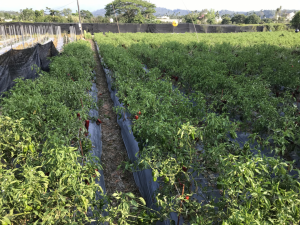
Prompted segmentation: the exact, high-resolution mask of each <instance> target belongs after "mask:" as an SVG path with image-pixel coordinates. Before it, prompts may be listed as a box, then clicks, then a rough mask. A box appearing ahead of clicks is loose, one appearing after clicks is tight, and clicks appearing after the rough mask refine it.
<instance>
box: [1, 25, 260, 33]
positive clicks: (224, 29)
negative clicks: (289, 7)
mask: <svg viewBox="0 0 300 225" xmlns="http://www.w3.org/2000/svg"><path fill="white" fill-rule="evenodd" d="M22 24H24V25H31V26H60V27H61V32H63V33H64V32H66V33H70V27H71V26H73V27H74V28H75V31H76V34H77V35H79V34H80V29H79V25H78V23H6V25H8V26H10V25H15V26H20V25H22ZM0 26H1V24H0ZM195 27H196V31H197V32H198V33H231V32H233V33H235V32H253V31H258V32H262V31H263V29H264V26H236V25H195ZM82 28H83V30H86V31H87V32H90V33H91V34H94V33H100V32H113V33H118V32H119V31H118V26H117V24H116V23H83V24H82ZM119 28H120V32H121V33H127V32H130V33H136V32H142V33H146V32H147V33H173V32H174V33H185V32H188V33H194V32H195V28H194V25H193V24H191V23H180V24H178V26H177V27H173V26H172V24H132V23H127V24H126V23H123V24H119Z"/></svg>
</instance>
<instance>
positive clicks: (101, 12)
mask: <svg viewBox="0 0 300 225" xmlns="http://www.w3.org/2000/svg"><path fill="white" fill-rule="evenodd" d="M155 11H156V12H155V13H154V16H165V15H169V16H170V15H176V14H177V13H178V14H177V15H178V16H185V15H187V14H188V13H189V11H188V10H184V9H174V10H171V9H167V8H161V7H157V8H155ZM194 11H195V10H194ZM198 11H199V12H200V11H201V10H198ZM285 11H286V13H291V12H294V11H296V12H297V11H298V10H294V9H293V10H290V9H282V10H281V13H284V12H285ZM251 12H253V11H248V12H243V11H230V10H220V11H219V14H220V16H222V15H225V14H229V15H233V14H234V13H236V14H244V15H247V13H251ZM254 12H255V14H257V15H259V16H260V15H261V14H260V11H254ZM92 13H93V15H94V16H104V15H105V9H98V10H96V11H94V12H92ZM263 13H264V15H265V16H266V17H267V18H271V17H273V16H274V15H275V10H263Z"/></svg>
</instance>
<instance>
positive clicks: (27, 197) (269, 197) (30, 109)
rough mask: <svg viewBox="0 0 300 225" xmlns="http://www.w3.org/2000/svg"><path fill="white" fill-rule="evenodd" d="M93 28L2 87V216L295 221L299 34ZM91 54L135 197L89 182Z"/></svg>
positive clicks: (8, 219)
mask: <svg viewBox="0 0 300 225" xmlns="http://www.w3.org/2000/svg"><path fill="white" fill-rule="evenodd" d="M72 35H73V36H74V35H75V34H72ZM86 37H89V38H91V36H90V35H88V36H87V35H86ZM70 38H71V39H72V36H70ZM73 39H74V37H73ZM93 39H94V41H95V43H96V45H95V46H96V47H97V49H96V50H95V52H93V50H92V49H93V46H92V48H91V44H90V43H92V41H91V40H90V42H88V41H84V40H79V41H74V42H73V43H68V44H66V45H65V46H64V48H63V51H62V53H61V54H60V55H59V56H55V57H53V58H52V59H51V64H50V70H49V72H44V71H40V72H39V74H40V76H39V77H38V78H37V79H35V80H22V79H20V78H19V79H16V80H15V81H16V85H15V86H14V87H13V88H12V89H10V90H9V91H7V92H6V93H5V94H6V96H5V97H3V98H1V99H0V111H1V113H0V157H1V161H0V186H1V189H0V221H1V222H2V224H5V225H6V224H124V225H125V224H130V225H131V224H139V225H143V224H191V225H198V224H201V225H204V224H222V225H229V224H230V225H240V224H245V225H246V224H286V225H289V224H294V225H296V224H299V222H300V179H299V174H300V170H299V169H300V157H299V155H300V148H299V146H300V134H299V125H300V118H299V117H300V106H299V102H300V89H299V87H300V76H299V75H300V74H299V73H300V44H299V43H300V42H299V41H300V36H299V34H296V33H292V32H268V33H256V32H254V33H231V34H229V33H228V34H192V33H185V34H149V33H135V34H132V33H126V34H113V33H106V34H105V35H104V34H103V33H98V34H95V35H94V37H93ZM94 54H96V56H97V58H95V57H94V56H95V55H94ZM98 55H99V57H100V58H98ZM99 59H100V62H101V64H100V62H98V61H97V62H96V60H99ZM99 64H100V65H102V67H103V74H105V79H106V82H107V84H105V85H107V86H108V91H107V92H109V93H105V94H107V95H108V96H109V97H110V98H111V100H112V101H113V105H114V108H113V109H114V111H115V112H116V115H117V116H116V117H117V118H115V119H116V120H117V124H119V126H120V130H121V134H122V135H121V138H122V139H123V140H122V141H124V144H125V147H126V151H127V154H128V158H129V160H128V161H124V162H123V163H122V164H120V165H119V166H118V170H123V171H126V172H127V174H128V171H129V172H130V173H129V174H132V175H133V177H134V181H135V185H136V186H137V188H138V190H139V192H140V194H141V195H140V196H137V195H135V194H133V193H132V192H128V191H127V192H126V191H124V192H119V191H118V190H116V191H115V192H114V193H106V191H105V187H104V186H102V185H103V184H104V183H101V182H100V183H99V180H100V176H102V175H103V172H102V171H103V170H104V169H105V168H106V171H107V167H109V165H107V164H104V165H102V164H103V163H102V161H101V159H100V158H98V157H96V156H95V155H93V148H94V146H92V145H93V144H92V139H90V135H91V133H92V131H91V130H89V126H91V124H94V123H97V125H98V126H99V127H101V126H102V125H101V123H103V121H102V122H101V120H99V119H97V115H96V118H94V117H93V118H91V116H90V114H89V112H90V110H96V111H97V109H98V108H97V107H102V106H101V103H99V102H100V101H99V102H95V100H94V99H93V97H92V96H91V94H90V92H89V91H90V90H91V88H93V86H95V83H97V82H99V79H98V78H99V77H97V76H98V75H95V68H96V67H97V65H99ZM101 69H102V68H101ZM99 93H100V94H99V96H100V95H102V94H103V95H105V94H104V90H99ZM105 107H107V104H106V105H105ZM107 120H108V119H107ZM107 120H106V121H107ZM104 124H105V122H104ZM107 124H109V123H107ZM101 129H102V128H101ZM107 129H109V128H107ZM90 131H91V132H90ZM103 132H104V131H103ZM109 137H110V136H109ZM96 138H97V137H96ZM99 138H101V137H99ZM93 140H94V139H93ZM103 152H105V149H103ZM105 154H107V153H105ZM113 160H116V159H115V158H113ZM102 179H104V180H105V177H104V178H103V177H102ZM132 180H133V179H132ZM116 182H119V181H118V180H117V181H116ZM126 190H127V189H126ZM91 222H93V223H91Z"/></svg>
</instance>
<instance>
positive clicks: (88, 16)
mask: <svg viewBox="0 0 300 225" xmlns="http://www.w3.org/2000/svg"><path fill="white" fill-rule="evenodd" d="M80 15H81V16H82V17H83V18H84V19H91V18H92V17H93V14H92V13H91V12H90V11H88V10H80Z"/></svg>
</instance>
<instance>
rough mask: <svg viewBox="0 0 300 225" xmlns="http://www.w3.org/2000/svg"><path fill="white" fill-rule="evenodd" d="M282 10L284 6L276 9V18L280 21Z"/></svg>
mask: <svg viewBox="0 0 300 225" xmlns="http://www.w3.org/2000/svg"><path fill="white" fill-rule="evenodd" d="M281 9H282V6H280V7H279V8H277V9H276V12H275V18H276V20H277V19H278V17H280V16H281V15H280V14H281Z"/></svg>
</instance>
